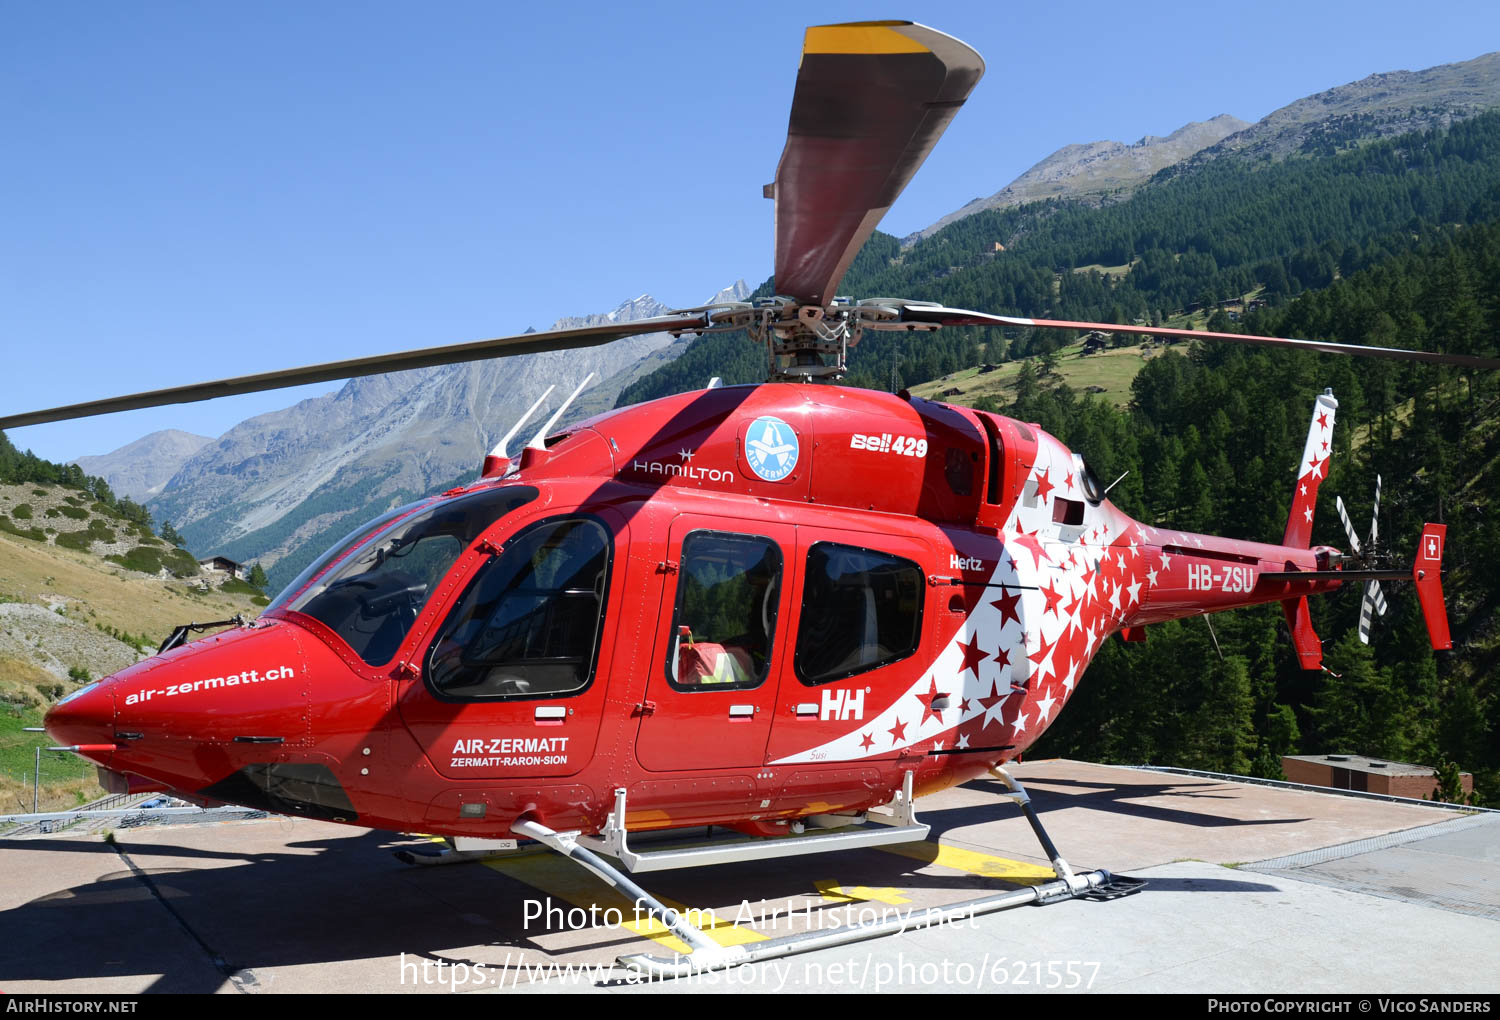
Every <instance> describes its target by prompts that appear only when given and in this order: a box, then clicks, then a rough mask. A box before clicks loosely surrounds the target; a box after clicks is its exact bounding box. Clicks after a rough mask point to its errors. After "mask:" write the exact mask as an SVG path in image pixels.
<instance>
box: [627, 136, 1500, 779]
mask: <svg viewBox="0 0 1500 1020" xmlns="http://www.w3.org/2000/svg"><path fill="white" fill-rule="evenodd" d="M997 246H998V247H997ZM1002 249H1003V250H1002ZM1106 269H1109V270H1110V271H1109V272H1106V271H1105V270H1106ZM840 289H841V290H842V291H843V292H845V293H848V294H851V295H854V296H855V297H860V296H864V295H899V296H904V297H910V298H914V299H919V300H930V301H940V302H942V303H944V304H947V305H951V306H956V307H965V308H975V309H980V310H983V311H989V312H996V313H1002V314H1005V313H1009V314H1017V315H1023V316H1034V317H1053V318H1063V319H1085V320H1089V319H1092V320H1102V321H1116V322H1136V323H1150V324H1163V323H1165V322H1166V321H1167V319H1168V318H1169V317H1172V316H1177V317H1179V320H1180V316H1181V315H1182V313H1183V312H1184V311H1185V310H1190V309H1192V308H1194V307H1200V308H1202V309H1204V310H1205V312H1206V311H1207V310H1210V309H1213V307H1214V305H1215V304H1216V303H1217V302H1222V301H1225V300H1227V299H1235V298H1242V297H1244V296H1246V295H1252V294H1253V295H1255V296H1256V297H1258V298H1261V299H1263V300H1264V302H1265V304H1266V307H1264V308H1263V309H1262V310H1259V311H1256V312H1252V313H1250V314H1249V315H1248V316H1246V317H1245V318H1244V320H1243V321H1241V322H1231V321H1230V319H1229V318H1228V317H1227V315H1225V313H1224V312H1222V311H1220V312H1216V313H1215V314H1214V315H1213V316H1212V317H1211V318H1210V319H1209V321H1208V323H1207V325H1208V328H1210V329H1214V330H1218V331H1223V332H1234V331H1241V332H1249V333H1260V334H1269V335H1277V336H1295V337H1307V338H1319V339H1331V340H1338V341H1341V342H1345V343H1362V344H1371V345H1377V346H1391V347H1416V348H1424V349H1433V350H1443V351H1448V352H1457V353H1483V354H1488V355H1490V356H1494V355H1496V354H1497V353H1500V339H1497V338H1500V112H1496V113H1490V114H1486V115H1483V116H1480V117H1476V118H1473V119H1471V120H1468V121H1465V122H1461V123H1459V124H1455V125H1454V126H1452V127H1451V128H1450V129H1448V130H1435V131H1430V132H1424V133H1419V134H1412V135H1408V136H1404V137H1400V138H1393V139H1389V140H1386V141H1379V142H1372V143H1368V144H1365V145H1363V146H1361V147H1358V148H1354V149H1351V150H1347V151H1344V152H1341V153H1338V154H1335V155H1331V156H1330V155H1327V154H1325V153H1323V152H1322V150H1318V151H1311V152H1308V153H1304V154H1301V155H1299V156H1294V157H1293V158H1291V159H1288V160H1286V161H1284V162H1280V163H1267V162H1260V163H1246V162H1242V161H1237V160H1234V159H1230V158H1224V159H1219V160H1215V161H1211V162H1208V163H1206V164H1203V165H1199V166H1195V167H1194V168H1192V169H1191V171H1190V172H1174V171H1164V172H1163V174H1161V175H1159V176H1158V178H1157V179H1155V180H1153V181H1152V182H1151V183H1150V184H1149V185H1148V186H1147V187H1145V188H1144V189H1142V190H1141V191H1140V192H1139V193H1137V194H1136V195H1134V196H1133V197H1130V198H1129V199H1126V200H1122V201H1119V202H1117V203H1114V204H1108V203H1106V204H1104V205H1102V206H1098V205H1089V204H1084V203H1080V202H1058V201H1050V202H1044V203H1037V204H1033V205H1028V206H1023V207H1019V208H1011V209H1004V210H992V211H988V212H984V213H980V214H977V215H974V216H970V217H968V218H966V219H963V220H959V221H957V222H956V223H953V224H951V225H950V226H948V227H947V228H945V229H944V230H942V231H940V232H939V233H937V234H934V235H933V236H931V237H929V238H927V239H925V240H923V241H921V242H918V243H917V244H916V245H914V246H912V247H910V248H907V249H905V250H903V249H902V248H901V246H900V244H899V243H898V242H897V241H896V239H894V238H892V237H889V236H885V235H879V234H877V235H876V236H875V237H874V238H872V239H871V241H870V242H869V243H868V244H867V245H866V247H865V249H864V250H863V251H862V252H861V253H860V256H859V258H858V259H857V260H856V261H855V264H854V266H853V268H852V269H851V271H850V273H849V276H848V277H847V278H846V280H845V282H844V284H843V286H842V287H841V288H840ZM770 293H774V283H773V281H767V283H766V284H765V285H763V286H762V287H761V288H760V290H758V291H757V295H760V294H770ZM1174 321H1178V320H1174ZM1200 321H1201V320H1200ZM1066 341H1067V337H1066V335H1065V334H1064V335H1062V336H1059V335H1058V334H1057V333H1055V332H1053V333H1048V332H1044V331H1028V330H1018V331H1008V332H1003V331H1000V330H988V331H986V330H977V329H976V330H944V331H941V332H939V333H936V334H929V335H918V336H916V337H914V338H913V337H908V336H906V335H903V334H895V333H872V334H867V335H866V337H865V338H864V340H863V341H862V342H861V343H860V344H859V346H858V347H856V348H855V349H854V350H853V351H851V355H850V374H849V377H848V381H849V382H850V383H851V384H854V385H860V386H867V387H870V388H875V389H887V388H889V387H890V386H891V382H892V378H893V376H894V377H895V378H896V379H897V380H898V382H897V385H898V386H910V385H915V384H917V383H921V382H925V381H928V380H931V379H935V378H938V377H940V376H942V375H944V374H946V373H950V372H953V371H956V370H958V369H961V368H965V367H969V366H972V365H974V364H977V363H978V362H979V361H980V360H989V361H1000V360H1004V359H1007V358H1010V359H1016V358H1030V357H1032V356H1035V355H1047V354H1049V353H1050V352H1052V351H1054V350H1056V349H1057V348H1058V347H1059V346H1060V345H1061V344H1063V343H1065V342H1066ZM764 371H765V362H764V355H763V353H762V352H761V351H760V350H759V349H757V348H754V347H752V346H751V345H750V344H749V343H748V342H746V341H745V339H744V337H743V335H741V334H724V335H718V336H710V337H704V338H702V339H700V340H698V341H696V342H695V343H694V344H693V345H692V346H691V347H690V348H689V349H688V351H687V352H686V353H685V354H684V355H683V356H682V357H681V358H679V359H678V360H677V361H675V362H673V363H671V364H670V365H667V366H665V367H663V368H662V369H660V370H658V371H657V372H655V373H653V374H652V375H650V376H647V377H645V378H643V379H641V380H639V381H638V382H637V383H636V384H635V385H634V386H633V387H631V388H630V389H629V390H626V391H625V392H624V393H623V394H622V396H621V399H620V402H621V404H625V403H630V402H634V401H638V400H642V399H648V398H650V397H654V396H658V395H661V394H664V393H669V392H676V391H679V390H684V389H692V388H696V387H699V386H701V385H702V384H703V380H705V379H707V378H709V377H710V376H712V375H720V376H723V377H724V378H725V380H726V381H730V382H733V381H745V382H748V381H757V380H759V379H760V378H763V375H764ZM1325 387H1329V388H1332V389H1333V391H1334V393H1335V395H1336V396H1337V398H1338V400H1339V404H1340V408H1339V417H1338V427H1337V429H1336V431H1335V454H1334V458H1333V466H1332V470H1331V473H1330V476H1329V479H1328V481H1327V482H1325V483H1324V485H1323V487H1322V490H1321V492H1322V496H1321V498H1320V506H1319V516H1318V519H1317V520H1316V522H1315V530H1314V536H1313V541H1314V543H1315V544H1329V545H1334V546H1337V547H1339V548H1341V549H1342V548H1347V547H1348V541H1347V539H1346V538H1345V536H1344V533H1343V529H1342V527H1341V526H1340V524H1339V521H1338V517H1337V514H1336V512H1335V511H1334V508H1333V498H1334V496H1335V495H1342V496H1343V498H1344V500H1345V502H1346V503H1347V504H1348V505H1349V507H1350V512H1351V515H1352V517H1353V519H1354V520H1355V521H1356V523H1357V525H1358V527H1359V530H1360V532H1361V533H1362V534H1363V532H1364V531H1365V530H1366V529H1367V527H1368V522H1369V513H1370V505H1371V501H1372V499H1373V496H1374V490H1375V476H1376V475H1377V474H1379V475H1380V476H1381V478H1382V483H1383V491H1382V498H1381V521H1380V529H1381V539H1382V547H1383V549H1385V550H1387V551H1388V552H1390V554H1391V555H1392V557H1393V558H1394V559H1395V560H1396V561H1397V562H1398V563H1400V564H1402V565H1404V564H1409V563H1410V562H1411V559H1410V558H1411V556H1412V553H1413V545H1414V543H1415V540H1416V536H1417V534H1418V532H1419V531H1420V528H1421V525H1422V523H1423V522H1424V521H1428V520H1431V521H1438V522H1442V523H1445V524H1447V525H1448V528H1449V532H1448V545H1447V549H1446V555H1445V567H1446V571H1447V572H1446V576H1445V579H1444V590H1445V595H1446V598H1447V602H1448V612H1449V619H1450V623H1451V625H1452V630H1453V638H1454V643H1455V648H1454V650H1453V651H1451V652H1443V653H1434V652H1433V651H1432V650H1431V649H1430V646H1429V643H1428V640H1427V634H1426V629H1425V627H1424V625H1423V622H1422V617H1421V612H1420V609H1419V607H1418V605H1417V601H1416V597H1415V594H1414V592H1413V591H1412V589H1411V586H1410V585H1409V584H1390V583H1388V584H1387V585H1386V586H1385V587H1386V598H1387V602H1388V603H1389V605H1390V610H1389V613H1388V615H1387V616H1385V617H1384V618H1381V619H1379V620H1377V623H1376V627H1375V633H1374V636H1373V639H1372V643H1371V645H1370V646H1368V647H1366V646H1365V645H1363V644H1361V643H1360V642H1359V639H1358V635H1357V630H1356V621H1357V616H1358V609H1359V597H1360V591H1359V588H1358V586H1354V585H1350V586H1347V587H1346V589H1345V590H1343V591H1341V592H1339V593H1338V594H1337V595H1334V596H1332V597H1323V598H1319V599H1313V600H1311V602H1312V607H1313V620H1314V623H1315V626H1316V629H1317V631H1318V633H1319V635H1320V636H1321V637H1322V639H1323V642H1324V653H1325V664H1326V666H1327V667H1328V670H1329V671H1330V672H1323V673H1308V672H1304V671H1302V670H1301V669H1300V668H1299V667H1298V665H1297V664H1296V662H1295V657H1294V655H1293V652H1292V648H1291V645H1290V642H1289V640H1288V639H1287V637H1286V635H1285V623H1284V622H1283V620H1282V616H1281V612H1280V608H1279V607H1278V606H1275V605H1271V606H1265V607H1260V608H1258V609H1253V610H1242V611H1237V612H1232V613H1224V614H1218V615H1216V616H1214V617H1213V618H1212V624H1213V631H1214V632H1213V633H1211V632H1210V628H1209V624H1208V623H1207V622H1205V621H1204V620H1203V619H1192V620H1186V621H1181V622H1177V623H1169V624H1164V625H1161V626H1153V627H1152V628H1150V630H1149V632H1148V639H1147V641H1146V643H1145V644H1135V645H1130V646H1125V645H1123V644H1121V643H1119V642H1109V643H1107V644H1106V645H1105V646H1104V648H1103V649H1102V650H1101V651H1100V653H1099V655H1098V656H1097V658H1096V659H1095V660H1094V662H1093V664H1092V665H1091V666H1090V668H1089V670H1088V672H1087V673H1086V674H1085V676H1084V678H1083V680H1082V682H1081V683H1080V685H1079V688H1078V692H1077V694H1075V696H1074V697H1073V699H1072V700H1071V701H1070V702H1069V704H1068V706H1067V708H1066V709H1065V710H1064V711H1063V712H1062V714H1061V715H1060V716H1059V717H1058V720H1057V722H1056V723H1055V724H1054V725H1053V726H1052V728H1051V729H1050V730H1049V731H1048V732H1047V734H1046V736H1045V737H1044V738H1043V739H1042V741H1041V742H1040V743H1039V744H1038V745H1037V747H1036V748H1035V749H1034V753H1035V754H1037V755H1040V756H1044V757H1045V756H1053V755H1059V756H1069V757H1076V758H1082V759H1087V760H1091V761H1103V762H1117V763H1129V764H1140V763H1152V764H1158V765H1177V766H1183V767H1191V768H1201V769H1207V770H1213V771H1223V772H1233V773H1248V774H1255V775H1261V776H1267V777H1272V778H1275V777H1279V776H1280V775H1281V768H1280V758H1281V756H1282V755H1284V754H1293V753H1309V754H1311V753H1327V752H1352V753H1360V754H1368V755H1373V756H1380V757H1389V758H1392V759H1395V760H1400V761H1408V762H1416V763H1423V764H1429V765H1438V764H1439V763H1441V762H1444V761H1453V762H1457V763H1458V765H1459V766H1460V767H1461V768H1462V769H1464V770H1466V771H1471V772H1473V773H1475V779H1476V784H1477V787H1478V790H1479V793H1480V796H1481V798H1482V799H1483V801H1484V802H1486V803H1489V804H1492V805H1493V804H1496V803H1500V741H1497V739H1496V733H1497V727H1500V682H1497V674H1500V621H1497V614H1500V571H1497V570H1495V569H1494V567H1493V565H1494V564H1495V563H1497V562H1500V516H1497V512H1500V373H1494V372H1490V373H1483V372H1480V373H1465V372H1461V371H1459V370H1456V369H1451V368H1437V367H1433V366H1419V365H1411V364H1407V363H1397V362H1389V361H1379V360H1374V359H1359V358H1341V357H1336V356H1329V355H1313V354H1300V353H1292V352H1283V351H1267V350H1263V349H1258V348H1244V347H1240V346H1238V345H1233V344H1223V345H1197V344H1194V345H1176V346H1175V347H1174V348H1172V349H1171V350H1170V351H1168V352H1166V353H1165V354H1164V355H1162V356H1160V357H1156V358H1153V359H1152V360H1150V361H1149V362H1147V363H1146V364H1145V365H1144V366H1143V367H1142V369H1141V371H1140V373H1139V374H1138V375H1137V376H1136V378H1135V381H1134V383H1133V387H1132V391H1131V400H1130V402H1129V406H1128V407H1126V408H1123V409H1119V408H1116V407H1114V406H1112V405H1110V404H1108V403H1105V402H1102V401H1100V400H1097V399H1094V398H1092V397H1090V396H1087V395H1082V394H1078V393H1074V392H1072V391H1071V390H1070V389H1069V388H1068V387H1067V386H1065V385H1063V384H1061V383H1059V382H1058V381H1057V378H1056V376H1053V375H1049V374H1047V373H1045V372H1044V371H1041V370H1037V369H1035V368H1033V367H1032V366H1030V365H1028V366H1023V369H1022V372H1021V374H1020V377H1019V380H1018V383H1017V385H1016V388H1015V397H1014V400H1013V402H1012V403H1011V404H1010V406H1007V407H1001V408H998V409H999V410H1002V411H1003V412H1005V413H1007V414H1010V415H1012V416H1014V417H1017V418H1020V419H1022V420H1025V421H1029V422H1036V423H1039V424H1040V425H1041V426H1042V427H1043V428H1045V429H1047V430H1048V431H1049V432H1052V433H1053V434H1054V435H1056V436H1057V437H1058V438H1059V439H1061V440H1062V441H1063V442H1065V443H1067V444H1068V445H1070V446H1071V447H1073V448H1074V449H1077V450H1080V451H1082V452H1084V453H1085V454H1086V455H1087V456H1088V457H1089V459H1090V461H1091V462H1092V463H1093V465H1094V467H1095V469H1096V470H1097V471H1098V473H1099V474H1100V475H1101V476H1102V477H1104V478H1106V479H1114V478H1117V477H1119V476H1120V475H1122V474H1124V475H1125V478H1124V480H1123V481H1122V482H1120V483H1119V485H1118V486H1117V487H1116V488H1115V489H1113V490H1112V492H1111V493H1110V496H1111V499H1113V500H1114V501H1115V502H1116V503H1117V504H1119V505H1120V507H1121V508H1122V509H1123V510H1125V511H1126V512H1128V513H1130V514H1131V515H1133V516H1135V517H1137V518H1138V519H1141V520H1144V521H1152V522H1159V523H1163V524H1168V525H1171V526H1175V527H1180V528H1183V529H1191V530H1195V531H1202V532H1209V533H1216V534H1224V535H1231V536H1235V537H1242V538H1249V539H1256V540H1268V541H1278V540H1279V539H1280V536H1281V533H1282V530H1283V528H1284V526H1285V523H1286V515H1287V511H1288V507H1289V505H1290V501H1291V491H1292V484H1293V481H1294V479H1295V467H1296V460H1297V458H1298V456H1299V454H1300V452H1301V446H1302V441H1303V438H1304V437H1305V435H1306V430H1307V422H1308V417H1309V415H1310V414H1311V409H1312V402H1313V398H1314V397H1315V396H1316V395H1317V394H1318V393H1320V392H1322V390H1323V389H1324V388H1325ZM992 409H993V408H992ZM1215 638H1217V642H1215ZM1335 674H1336V675H1335Z"/></svg>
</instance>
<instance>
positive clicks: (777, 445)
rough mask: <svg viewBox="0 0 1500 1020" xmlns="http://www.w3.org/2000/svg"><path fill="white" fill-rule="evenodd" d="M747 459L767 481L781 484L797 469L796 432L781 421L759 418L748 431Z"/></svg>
mask: <svg viewBox="0 0 1500 1020" xmlns="http://www.w3.org/2000/svg"><path fill="white" fill-rule="evenodd" d="M745 460H747V461H749V463H750V470H751V471H754V472H755V473H756V474H757V475H759V476H760V477H761V478H764V479H765V480H766V481H768V482H779V481H781V480H782V479H783V478H785V477H786V476H787V475H789V474H791V473H792V469H793V468H795V467H796V466H797V433H796V432H795V431H793V429H792V427H791V426H790V425H788V424H787V423H786V422H784V421H782V420H781V419H780V418H773V417H771V416H769V415H767V416H766V417H764V418H757V419H755V420H754V421H753V422H751V423H750V427H749V428H748V429H746V430H745Z"/></svg>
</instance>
